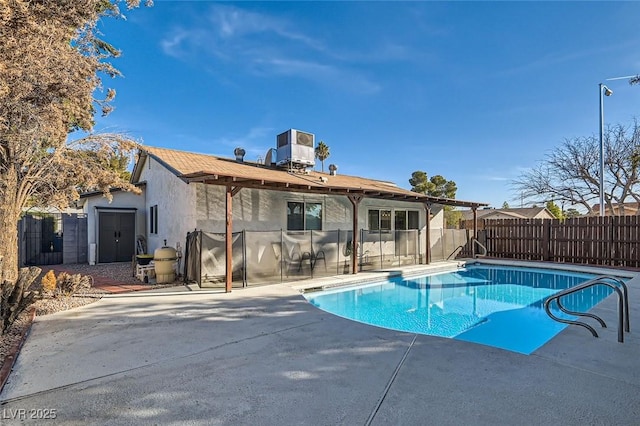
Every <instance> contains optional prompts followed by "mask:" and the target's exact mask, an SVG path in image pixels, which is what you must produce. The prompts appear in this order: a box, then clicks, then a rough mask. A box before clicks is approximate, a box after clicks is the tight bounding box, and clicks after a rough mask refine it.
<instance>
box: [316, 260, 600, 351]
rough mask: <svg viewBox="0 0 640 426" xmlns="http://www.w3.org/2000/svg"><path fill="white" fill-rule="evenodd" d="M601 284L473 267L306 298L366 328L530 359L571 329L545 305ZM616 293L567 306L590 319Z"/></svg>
mask: <svg viewBox="0 0 640 426" xmlns="http://www.w3.org/2000/svg"><path fill="white" fill-rule="evenodd" d="M594 277H595V275H591V274H586V273H574V272H567V271H559V270H546V269H538V268H520V267H504V266H495V265H471V266H467V267H465V268H463V269H459V270H457V271H455V272H446V273H438V274H431V275H424V276H420V277H415V278H413V277H412V278H402V277H397V278H391V279H389V280H387V281H384V282H376V283H371V284H365V285H359V286H356V287H347V288H339V289H332V290H325V291H321V292H313V293H305V297H306V298H307V300H308V301H309V302H311V303H312V304H313V305H315V306H317V307H318V308H320V309H322V310H325V311H327V312H330V313H333V314H335V315H339V316H341V317H345V318H349V319H352V320H355V321H359V322H363V323H366V324H370V325H375V326H379V327H384V328H389V329H393V330H400V331H407V332H411V333H420V334H428V335H433V336H441V337H448V338H453V339H458V340H465V341H468V342H474V343H479V344H484V345H489V346H494V347H498V348H502V349H506V350H510V351H513V352H519V353H522V354H526V355H528V354H530V353H532V352H533V351H535V350H536V349H538V348H539V347H540V346H542V345H544V344H545V343H546V342H547V341H549V340H550V339H551V338H552V337H554V336H555V335H556V334H558V333H559V332H560V331H561V330H562V329H564V328H565V327H566V326H567V325H566V324H562V323H559V322H556V321H553V320H552V319H551V318H549V317H548V316H547V314H546V313H545V312H544V308H543V303H544V300H545V299H546V298H547V297H548V296H550V295H552V294H554V293H557V292H558V291H560V290H563V289H565V288H569V287H573V286H575V285H577V284H579V283H581V282H584V281H587V280H589V279H591V278H594ZM611 291H612V290H611V289H610V288H608V287H604V286H597V287H592V288H590V289H587V290H585V291H583V292H580V293H576V294H573V295H570V296H567V297H566V298H564V299H563V304H564V305H565V306H566V307H567V308H568V309H570V310H576V311H587V310H589V309H591V308H592V307H593V306H595V305H596V304H597V303H599V302H600V301H601V300H603V299H604V298H606V297H607V296H608V295H609V294H610V293H611ZM553 312H554V314H556V315H558V316H560V317H564V318H567V315H565V314H563V313H561V312H559V311H555V310H554V311H553Z"/></svg>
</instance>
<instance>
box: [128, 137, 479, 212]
mask: <svg viewBox="0 0 640 426" xmlns="http://www.w3.org/2000/svg"><path fill="white" fill-rule="evenodd" d="M139 154H140V155H139V158H138V161H137V163H136V165H135V168H134V169H133V173H132V175H131V182H132V183H136V182H137V181H138V180H139V179H140V175H141V172H142V167H143V165H144V163H145V161H146V158H147V157H151V158H153V159H155V160H156V161H158V162H160V163H161V164H163V165H164V166H165V167H166V168H167V169H168V170H170V171H171V172H173V173H174V174H175V175H176V176H178V177H179V178H181V179H182V180H184V181H185V182H188V183H189V182H202V183H205V184H212V185H228V186H233V187H236V188H260V189H268V190H275V191H293V192H305V193H316V194H335V195H362V196H364V197H368V198H381V199H393V200H403V201H414V202H423V203H434V204H443V205H452V206H460V207H475V208H477V207H481V206H486V205H487V204H486V203H478V202H472V201H462V200H453V199H448V198H438V197H431V196H428V195H424V194H419V193H417V192H413V191H409V190H408V189H404V188H400V187H399V186H397V185H396V184H394V183H392V182H386V181H381V180H375V179H366V178H362V177H357V176H347V175H341V174H337V175H329V174H327V173H320V172H317V171H310V172H308V173H303V172H297V171H296V172H293V171H287V170H285V169H281V168H274V167H270V166H266V165H263V164H257V163H252V162H238V161H235V160H232V159H227V158H221V157H216V156H213V155H209V154H198V153H193V152H186V151H179V150H174V149H167V148H157V147H149V146H144V147H141V148H140V153H139Z"/></svg>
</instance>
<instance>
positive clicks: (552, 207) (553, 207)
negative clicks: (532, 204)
mask: <svg viewBox="0 0 640 426" xmlns="http://www.w3.org/2000/svg"><path fill="white" fill-rule="evenodd" d="M546 207H547V210H549V211H550V212H551V214H552V215H553V216H554V217H555V218H556V219H564V215H563V214H562V209H561V208H560V207H559V206H558V205H557V204H556V203H554V202H553V200H551V201H547V204H546Z"/></svg>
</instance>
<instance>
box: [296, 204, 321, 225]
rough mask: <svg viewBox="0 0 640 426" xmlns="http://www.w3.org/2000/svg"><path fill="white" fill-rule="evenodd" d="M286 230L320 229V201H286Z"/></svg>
mask: <svg viewBox="0 0 640 426" xmlns="http://www.w3.org/2000/svg"><path fill="white" fill-rule="evenodd" d="M287 230H288V231H304V230H307V231H310V230H313V231H321V230H322V203H301V202H293V201H290V202H288V203H287Z"/></svg>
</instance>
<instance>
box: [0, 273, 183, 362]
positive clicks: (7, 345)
mask: <svg viewBox="0 0 640 426" xmlns="http://www.w3.org/2000/svg"><path fill="white" fill-rule="evenodd" d="M59 266H60V267H61V268H64V269H65V270H67V271H68V272H69V273H73V274H82V275H91V276H92V277H94V278H95V277H106V278H110V279H112V280H113V281H116V282H118V283H121V284H141V282H140V280H138V279H137V278H136V277H134V276H133V267H132V265H131V264H130V263H127V262H124V263H106V264H98V265H88V264H87V265H85V264H77V265H64V266H63V265H59ZM41 268H42V273H41V274H40V276H39V277H38V278H36V280H35V281H34V283H33V284H32V286H31V289H33V290H39V289H40V288H41V279H42V276H43V275H44V274H45V273H47V272H48V271H49V269H51V268H50V267H47V266H42V267H41ZM57 275H58V274H57V273H56V276H57ZM172 285H175V284H162V285H154V284H149V289H152V288H159V287H167V286H172ZM104 294H105V292H104V291H102V290H100V289H97V288H90V289H88V290H84V291H82V293H81V294H77V295H74V296H61V295H58V296H56V297H46V298H43V299H41V300H38V301H36V302H35V303H34V304H33V305H32V306H33V307H35V309H36V316H42V315H49V314H52V313H55V312H60V311H66V310H68V309H72V308H77V307H79V306H84V305H87V304H89V303H93V302H95V301H97V300H99V299H100V298H101V297H102V295H104ZM83 296H84V297H83ZM27 311H30V309H27V310H26V311H25V312H23V313H21V314H20V315H19V316H18V318H17V319H16V321H15V322H14V323H13V324H12V325H11V327H9V329H8V330H7V332H6V333H4V334H3V335H2V336H0V367H2V365H3V363H4V360H5V358H6V356H7V354H8V353H9V351H10V350H11V349H12V348H13V347H14V345H16V344H17V343H18V342H19V341H20V339H21V338H22V335H23V334H24V333H25V332H26V331H27V330H28V329H29V327H30V326H31V315H30V313H29V312H27Z"/></svg>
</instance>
